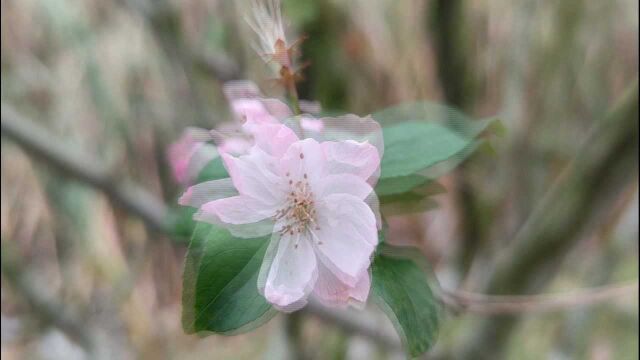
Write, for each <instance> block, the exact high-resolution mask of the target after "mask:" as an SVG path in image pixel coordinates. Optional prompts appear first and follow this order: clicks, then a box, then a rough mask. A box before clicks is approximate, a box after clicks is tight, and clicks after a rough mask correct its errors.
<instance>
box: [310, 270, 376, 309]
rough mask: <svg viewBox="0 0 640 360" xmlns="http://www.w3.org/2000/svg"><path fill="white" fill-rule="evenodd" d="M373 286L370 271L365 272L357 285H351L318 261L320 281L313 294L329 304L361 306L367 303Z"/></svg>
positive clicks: (317, 282)
mask: <svg viewBox="0 0 640 360" xmlns="http://www.w3.org/2000/svg"><path fill="white" fill-rule="evenodd" d="M370 288H371V277H370V275H369V272H366V271H365V272H364V273H363V275H362V276H361V277H360V280H358V282H357V283H356V285H355V286H353V287H351V286H348V285H347V284H345V283H343V282H342V281H340V279H338V278H337V277H336V276H335V275H333V273H332V272H331V270H329V269H328V268H327V267H326V266H324V265H323V264H322V262H319V263H318V281H316V285H315V287H314V289H313V295H314V296H315V297H316V298H317V299H318V300H320V301H321V302H322V303H324V304H325V305H328V306H342V307H344V306H346V305H349V304H351V305H355V306H361V305H364V303H366V301H367V298H368V296H369V289H370Z"/></svg>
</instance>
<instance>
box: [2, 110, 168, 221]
mask: <svg viewBox="0 0 640 360" xmlns="http://www.w3.org/2000/svg"><path fill="white" fill-rule="evenodd" d="M2 135H3V136H6V137H8V138H10V139H11V140H13V141H15V142H16V143H18V144H19V145H21V146H22V147H23V148H24V149H25V150H27V151H28V152H30V153H31V154H33V155H35V156H36V157H39V158H41V159H42V160H44V161H45V162H46V163H48V164H51V165H53V166H54V167H55V168H57V169H58V170H60V171H61V172H62V173H64V174H65V175H67V176H70V177H72V178H75V179H76V180H79V181H81V182H84V183H86V184H88V185H91V186H92V187H95V188H96V189H99V190H101V191H102V192H104V193H105V195H107V197H108V198H109V199H110V200H111V201H112V202H113V203H114V204H116V205H117V206H119V207H121V208H123V209H124V210H126V211H128V212H130V213H132V214H135V215H136V216H138V217H140V218H141V219H142V220H143V221H144V222H145V223H146V224H147V225H148V226H149V227H150V228H151V229H153V230H156V231H160V232H164V233H169V232H170V229H171V228H170V226H169V224H167V223H166V219H167V215H168V212H167V209H166V207H165V205H164V204H163V203H162V202H160V201H159V200H158V199H156V198H155V197H154V196H153V195H151V194H149V193H148V192H146V191H145V190H143V189H141V188H139V187H137V186H134V185H130V184H124V183H123V182H122V181H119V180H118V179H116V178H115V177H114V176H112V175H111V174H110V173H109V171H107V170H106V169H105V166H101V165H100V161H98V160H96V159H93V158H91V157H90V156H83V155H82V154H83V153H82V152H74V151H70V150H69V149H68V148H67V147H66V145H65V143H64V141H61V140H58V139H55V138H52V137H51V136H50V135H49V134H47V132H46V130H45V129H43V128H41V127H40V126H39V125H37V124H35V123H34V122H33V121H31V120H30V119H27V118H25V117H23V116H21V115H20V114H18V113H17V112H16V111H14V110H13V108H12V107H11V106H10V105H8V104H5V103H2Z"/></svg>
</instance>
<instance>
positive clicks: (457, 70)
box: [0, 0, 638, 359]
mask: <svg viewBox="0 0 640 360" xmlns="http://www.w3.org/2000/svg"><path fill="white" fill-rule="evenodd" d="M1 4H2V6H1V10H2V15H1V17H2V25H1V28H2V37H1V40H2V45H1V48H2V58H1V69H2V121H3V125H2V131H3V136H2V155H1V161H2V163H1V169H2V183H1V185H2V187H1V195H2V200H1V204H2V211H1V220H2V223H1V229H0V230H1V236H2V298H1V305H2V308H1V310H2V313H1V316H2V347H1V349H2V357H3V358H5V357H6V358H8V359H11V358H13V359H18V358H43V359H74V358H83V357H85V356H87V354H88V351H89V350H88V349H89V348H91V349H92V350H91V351H92V352H91V354H93V355H94V356H102V357H105V358H119V359H123V358H124V359H126V358H149V359H158V358H180V359H184V358H186V359H189V358H193V359H196V358H215V359H254V358H268V359H279V358H282V357H284V356H287V351H288V349H289V347H288V346H287V344H288V341H287V339H288V336H287V334H289V335H291V329H289V333H287V331H286V329H285V327H283V321H282V317H281V316H279V317H277V318H276V319H274V320H273V321H271V322H270V323H268V324H267V325H265V326H263V327H261V328H259V329H258V330H256V331H255V332H252V333H249V334H245V335H239V336H235V337H220V336H212V337H208V338H204V339H200V338H197V337H194V336H187V335H184V333H183V331H182V328H181V326H180V290H181V289H180V286H181V274H182V263H183V259H184V253H185V247H186V242H185V241H186V240H185V239H182V240H181V239H175V238H169V237H167V236H166V235H163V234H162V231H161V230H162V229H161V226H157V227H155V228H154V226H150V227H149V226H145V222H143V221H141V219H140V217H139V216H136V215H135V214H136V209H131V208H130V207H128V206H127V204H126V203H124V204H123V203H122V201H120V200H118V199H119V196H120V197H124V198H132V197H133V198H135V197H136V194H138V193H139V192H137V191H136V190H135V188H133V187H130V185H131V184H137V186H139V187H141V188H144V189H145V190H146V191H148V192H151V193H152V194H154V195H155V196H156V197H157V198H160V199H163V201H164V202H165V203H167V204H174V203H175V199H176V196H178V195H179V192H180V189H179V187H178V186H177V185H176V184H175V182H174V181H173V180H172V179H171V177H170V174H169V171H168V167H167V163H166V159H165V149H166V148H167V145H168V144H169V143H171V142H172V141H174V140H175V139H177V137H178V136H179V135H180V132H181V131H182V129H183V128H184V127H186V126H191V125H197V126H201V127H207V128H211V127H213V126H215V124H216V123H219V122H222V121H225V120H226V119H229V111H228V109H227V107H226V103H225V101H224V99H223V96H222V93H221V85H222V84H223V83H224V82H225V81H227V80H230V79H245V78H249V79H254V80H258V82H259V83H260V85H261V86H262V88H263V90H264V91H265V92H266V93H268V94H270V95H273V96H281V95H282V93H281V90H280V89H278V88H277V86H274V85H273V82H270V81H269V76H270V75H269V71H268V69H267V68H266V67H265V66H264V64H263V63H262V62H261V61H260V60H259V59H258V57H257V56H256V55H255V53H254V52H253V50H252V49H251V46H250V44H251V41H252V40H253V36H252V34H251V33H250V30H249V29H248V26H246V23H245V22H244V21H243V14H244V13H245V12H246V9H247V7H246V5H247V3H246V2H242V1H230V0H229V1H223V0H187V1H171V0H163V1H160V0H158V1H151V0H117V1H116V0H114V1H102V0H86V1H79V0H20V1H17V0H2V2H1ZM284 12H285V17H286V18H287V19H288V20H289V23H290V25H291V30H292V32H293V33H294V37H295V34H297V35H302V34H305V35H307V36H308V39H307V40H306V41H305V42H304V44H303V46H302V54H303V60H308V61H310V63H311V65H310V67H309V68H308V69H307V70H306V71H305V81H304V82H303V83H301V85H300V89H299V90H300V94H301V97H302V98H305V99H313V100H318V101H320V102H321V103H322V105H323V107H324V108H325V109H328V110H340V111H346V112H353V113H356V114H361V115H364V114H368V113H371V112H374V111H376V110H379V109H382V108H384V107H387V106H390V105H393V104H398V103H402V102H407V101H414V100H432V101H438V102H442V103H446V104H449V105H451V106H455V107H457V108H460V109H462V110H464V111H465V112H466V113H468V114H469V115H471V116H473V117H474V118H483V117H487V116H493V115H496V114H497V115H498V116H499V117H500V119H501V122H502V125H503V127H504V129H503V130H504V131H503V136H501V137H497V138H493V139H491V141H490V144H491V148H488V147H487V148H484V149H483V151H480V152H478V153H476V154H475V155H474V156H472V157H471V158H469V159H467V160H466V162H465V163H463V164H462V166H461V167H460V168H459V169H458V170H456V172H454V173H453V174H451V175H448V176H447V177H445V178H443V179H441V181H440V182H441V184H442V185H443V186H444V187H445V188H446V189H447V190H448V192H447V193H446V194H442V195H439V196H438V197H437V198H436V200H437V202H438V203H439V205H440V206H439V208H438V209H436V210H432V211H429V212H427V213H425V214H421V215H415V216H411V217H403V218H392V219H390V231H391V232H392V233H393V234H394V235H393V238H395V239H399V240H400V241H401V242H403V243H404V244H405V245H412V246H417V247H418V248H419V249H420V251H421V252H422V253H424V254H425V256H426V257H427V258H428V259H429V261H430V266H431V267H432V269H433V273H434V279H433V282H434V284H435V283H436V282H438V283H439V284H440V286H441V288H442V289H462V290H466V291H473V292H478V293H488V294H502V295H505V294H506V295H518V294H538V293H554V292H567V291H569V292H571V291H573V290H574V289H581V288H593V287H598V286H602V285H606V284H618V283H625V284H626V283H628V282H629V281H631V282H632V283H633V282H635V283H636V284H637V279H638V220H637V218H638V175H637V174H638V90H637V79H638V2H637V1H635V0H612V1H599V0H564V1H528V0H517V1H508V0H467V1H462V0H403V1H392V0H352V1H338V0H317V1H294V0H287V1H284ZM9 121H11V124H13V125H15V124H20V125H21V127H20V129H22V130H24V131H23V133H24V134H27V137H34V136H35V137H36V139H33V140H34V141H35V143H36V144H41V145H43V146H45V147H47V146H48V148H51V147H53V149H54V150H55V149H63V150H64V151H68V153H69V154H79V155H78V156H88V158H90V159H96V160H95V161H92V162H89V163H86V164H85V165H86V166H83V168H84V170H86V171H87V173H88V174H89V175H91V176H89V177H88V178H87V177H85V178H82V176H81V177H80V178H78V177H75V178H74V177H71V178H70V177H69V173H70V170H73V168H71V169H69V167H68V166H67V167H65V164H62V165H61V164H55V162H53V165H55V166H51V165H52V161H51V159H49V158H48V157H47V154H46V153H45V154H43V153H41V152H38V150H37V146H36V150H34V147H33V144H30V143H29V142H28V141H27V142H25V141H16V136H15V134H16V133H15V131H16V130H15V128H11V129H10V128H9ZM31 125H36V126H37V128H36V129H35V130H34V129H33V127H32V126H31ZM38 129H39V130H38ZM41 130H42V131H41ZM18 134H20V132H19V131H18ZM38 134H44V135H45V136H41V137H38V136H37V135H38ZM64 151H63V153H65V152H64ZM65 154H66V153H65ZM33 155H35V156H33ZM72 157H73V156H72ZM42 160H44V161H42ZM67 165H68V164H67ZM85 175H86V174H85ZM93 175H96V176H97V177H92V176H93ZM101 179H107V180H108V183H107V182H101V181H102V180H101ZM87 184H90V185H92V186H87ZM113 184H118V185H117V186H116V185H113ZM96 187H97V189H96ZM123 189H126V190H123ZM114 194H115V195H114ZM160 208H161V207H153V206H152V208H151V209H150V212H149V213H151V214H152V215H154V214H155V215H154V216H155V217H153V216H152V217H151V218H150V219H149V218H147V219H142V220H146V223H147V225H149V224H151V225H153V223H154V221H156V220H158V219H162V216H163V214H161V213H158V212H157V211H156V212H154V209H155V210H159V209H160ZM147 210H149V209H147ZM636 289H637V288H636ZM636 292H637V291H636ZM581 294H582V293H581ZM588 296H589V295H588V294H587V293H584V294H582V295H581V296H576V299H573V300H574V301H575V302H576V303H579V302H580V301H581V300H580V299H579V298H580V297H588ZM489 310H491V309H489ZM494 310H495V309H494ZM540 310H541V308H540V306H539V305H534V306H528V307H527V306H524V307H523V308H521V309H520V308H519V309H518V311H515V314H514V313H512V312H510V313H509V314H505V312H504V311H497V312H498V313H499V314H487V312H491V311H487V307H486V306H485V307H483V306H482V304H481V306H480V308H474V307H473V306H469V307H468V308H465V307H461V308H449V310H448V311H447V313H446V316H445V319H444V321H443V327H442V329H441V334H440V338H439V341H438V343H437V345H436V347H435V348H434V349H433V350H432V351H431V352H430V354H428V355H427V357H433V358H463V359H472V358H482V357H486V358H493V359H495V358H508V359H540V358H551V359H636V358H637V357H638V297H637V295H633V296H621V297H620V298H619V299H615V301H608V302H605V303H599V304H597V305H593V306H578V305H575V306H572V305H571V303H570V304H569V305H568V306H564V307H563V308H562V310H561V311H555V310H554V311H550V312H543V311H540ZM542 310H544V309H542ZM311 315H314V314H311ZM357 317H359V318H361V320H364V322H365V323H367V324H369V325H371V326H373V327H375V328H379V329H382V330H390V327H391V324H390V323H389V322H388V320H386V318H385V317H384V316H383V315H382V314H380V313H379V312H377V311H375V310H374V309H368V310H367V311H366V312H364V313H359V314H358V315H357ZM301 324H302V325H301V326H302V327H301V329H295V332H296V334H297V335H299V336H298V337H297V340H296V341H297V343H298V346H299V347H302V348H303V349H304V351H305V353H306V354H307V355H308V356H310V357H315V358H321V359H325V358H335V359H342V358H348V359H369V358H381V359H382V358H403V356H402V354H401V353H399V352H398V351H397V349H394V348H393V346H391V347H389V346H385V345H388V344H386V343H380V342H378V343H375V342H371V341H369V338H367V337H366V336H364V335H363V334H359V333H357V332H353V331H349V328H348V327H344V326H342V327H341V326H337V327H336V324H335V323H332V322H331V321H327V317H326V316H323V315H322V314H320V315H318V314H315V315H314V316H305V317H304V319H303V321H302V322H301ZM338 325H339V324H338ZM289 337H290V336H289ZM391 343H393V342H391Z"/></svg>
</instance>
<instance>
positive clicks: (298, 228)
mask: <svg viewBox="0 0 640 360" xmlns="http://www.w3.org/2000/svg"><path fill="white" fill-rule="evenodd" d="M286 175H287V178H289V180H288V181H289V187H290V192H289V193H288V194H287V199H286V205H285V206H284V207H283V208H282V209H280V210H278V211H276V214H275V215H274V219H275V220H276V221H279V220H281V221H284V223H285V225H284V226H283V227H282V229H280V235H285V234H287V233H289V235H295V234H303V233H306V232H310V233H311V235H312V237H313V238H317V237H316V236H315V234H314V233H313V230H312V229H315V230H320V228H319V227H318V225H317V221H316V208H315V198H314V195H313V191H311V187H310V186H309V181H308V179H307V174H304V175H303V178H302V179H300V180H297V181H294V180H293V179H290V174H289V173H287V174H286ZM299 238H300V237H299V236H298V237H296V240H295V244H294V247H295V248H296V249H297V248H298V241H299ZM320 244H322V242H321V241H318V245H320Z"/></svg>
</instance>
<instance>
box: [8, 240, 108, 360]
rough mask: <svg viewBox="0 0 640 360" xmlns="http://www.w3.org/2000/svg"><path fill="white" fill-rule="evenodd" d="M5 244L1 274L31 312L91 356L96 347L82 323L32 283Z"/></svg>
mask: <svg viewBox="0 0 640 360" xmlns="http://www.w3.org/2000/svg"><path fill="white" fill-rule="evenodd" d="M2 244H3V246H2V251H1V255H2V275H3V276H4V278H5V279H7V281H9V283H10V284H11V286H13V287H14V288H15V290H16V292H17V293H18V294H20V295H21V296H22V298H23V299H24V300H25V301H26V302H27V303H28V304H29V306H30V308H31V311H33V313H34V314H36V315H37V317H38V319H39V320H41V321H44V323H46V324H47V325H52V326H54V327H56V328H58V329H60V330H61V331H62V332H64V333H65V334H66V335H68V336H69V338H70V339H71V340H73V341H74V342H76V343H77V344H78V345H80V346H81V347H82V348H83V349H84V350H85V351H87V352H88V353H92V352H93V350H94V345H95V344H94V342H93V340H92V338H91V336H90V335H89V334H90V333H89V331H88V329H87V328H86V326H84V324H83V323H82V321H81V320H80V319H76V318H75V317H74V316H73V314H72V313H70V312H69V311H66V307H65V306H64V305H63V304H60V303H57V302H55V301H54V299H51V298H50V297H49V296H48V295H47V294H45V293H44V292H43V291H41V290H40V288H38V287H37V286H35V285H34V284H33V283H32V282H31V281H29V279H28V278H27V277H26V276H25V274H24V272H23V269H22V266H23V264H24V263H23V262H22V261H21V259H17V254H16V253H15V252H14V251H12V250H11V249H9V248H7V247H5V246H4V244H5V242H4V241H2Z"/></svg>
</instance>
